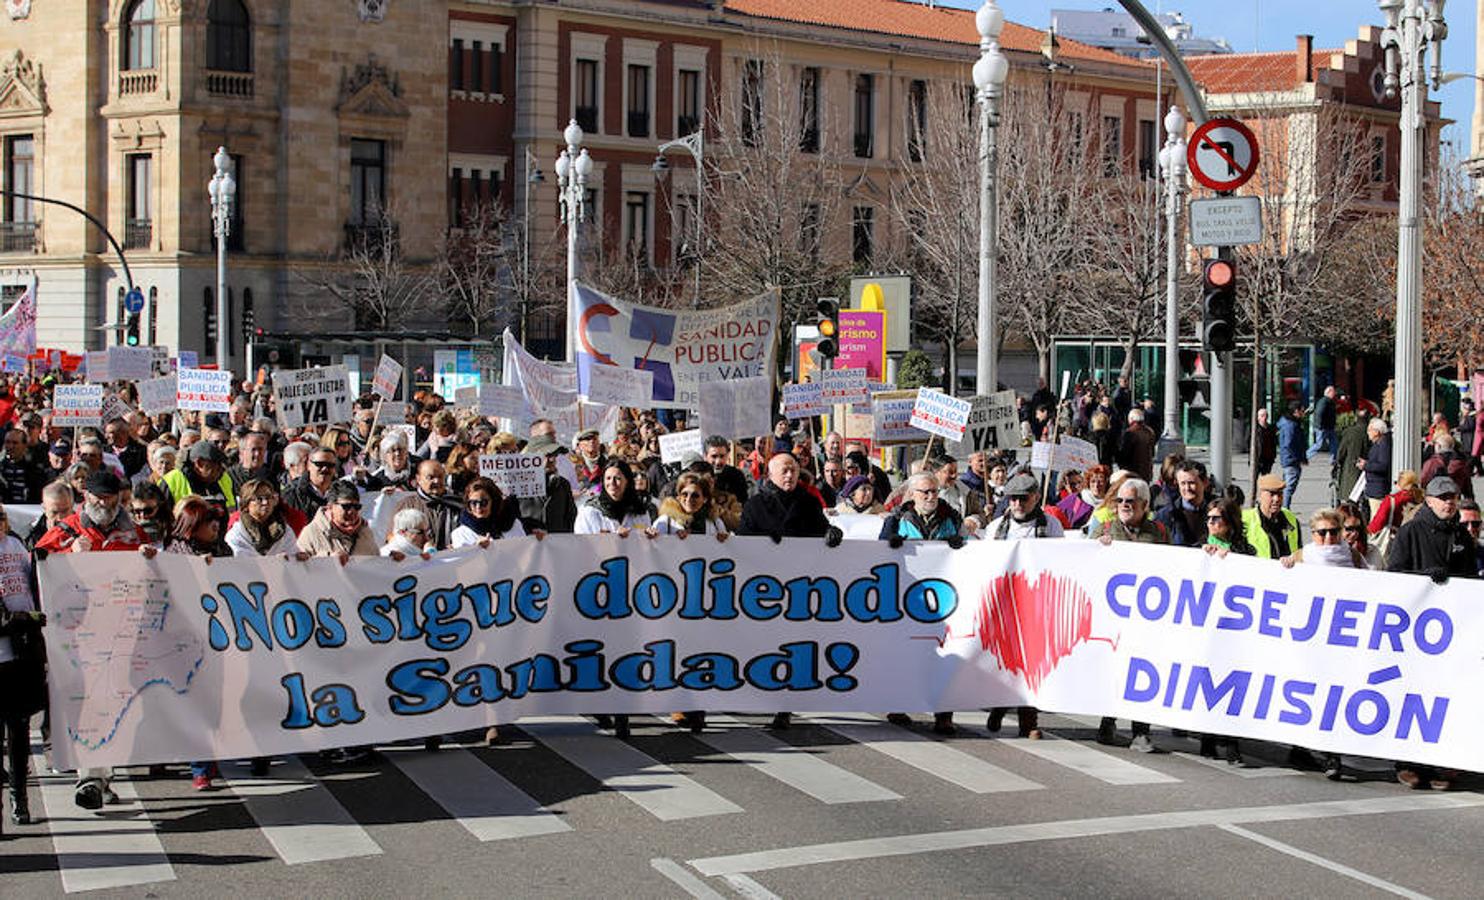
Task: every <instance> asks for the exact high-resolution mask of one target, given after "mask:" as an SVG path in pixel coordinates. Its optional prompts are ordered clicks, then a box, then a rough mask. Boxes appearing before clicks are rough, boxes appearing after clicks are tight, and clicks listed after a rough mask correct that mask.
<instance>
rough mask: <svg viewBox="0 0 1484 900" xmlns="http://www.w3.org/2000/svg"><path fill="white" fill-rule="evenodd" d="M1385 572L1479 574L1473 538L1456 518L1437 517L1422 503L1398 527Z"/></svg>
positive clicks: (1392, 541) (1472, 576) (1436, 576)
mask: <svg viewBox="0 0 1484 900" xmlns="http://www.w3.org/2000/svg"><path fill="white" fill-rule="evenodd" d="M1386 570H1387V571H1388V572H1411V573H1414V574H1417V575H1428V576H1430V577H1433V578H1438V577H1442V576H1451V575H1457V576H1462V577H1464V578H1477V577H1479V563H1478V558H1477V556H1476V554H1475V551H1474V539H1473V537H1472V536H1470V535H1469V533H1468V531H1467V529H1465V528H1464V527H1463V526H1462V525H1461V524H1459V521H1458V518H1457V517H1454V518H1452V519H1446V520H1445V519H1439V518H1438V517H1437V514H1436V513H1434V512H1433V511H1432V507H1430V506H1426V505H1424V506H1423V507H1422V508H1421V509H1419V510H1417V514H1416V515H1415V516H1413V517H1412V519H1411V521H1409V522H1407V523H1405V524H1403V525H1402V527H1401V528H1400V529H1398V530H1397V533H1396V537H1394V538H1392V540H1391V550H1390V551H1389V553H1388V554H1387V558H1386Z"/></svg>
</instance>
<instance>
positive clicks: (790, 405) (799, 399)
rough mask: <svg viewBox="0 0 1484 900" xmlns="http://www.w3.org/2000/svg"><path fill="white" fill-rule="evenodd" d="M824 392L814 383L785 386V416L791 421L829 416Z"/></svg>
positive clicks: (828, 406)
mask: <svg viewBox="0 0 1484 900" xmlns="http://www.w3.org/2000/svg"><path fill="white" fill-rule="evenodd" d="M823 390H824V388H823V386H822V385H820V384H819V383H817V382H813V381H806V382H804V383H803V384H785V385H784V386H783V415H784V416H785V417H787V418H790V419H802V418H804V417H806V416H822V415H826V414H828V413H829V411H830V405H829V404H828V403H825V402H824V400H823V399H821V395H822V392H823ZM755 436H756V435H754V437H755Z"/></svg>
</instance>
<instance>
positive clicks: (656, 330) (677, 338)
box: [572, 283, 779, 409]
mask: <svg viewBox="0 0 1484 900" xmlns="http://www.w3.org/2000/svg"><path fill="white" fill-rule="evenodd" d="M573 291H574V295H575V298H576V307H577V309H576V312H575V318H574V319H573V321H572V328H573V331H574V333H573V336H572V338H573V339H572V346H573V348H574V351H575V352H576V355H577V371H578V380H579V383H580V386H581V390H582V391H583V392H587V391H590V390H591V387H590V385H589V382H588V379H589V377H590V374H591V372H592V369H593V367H594V366H600V365H614V366H621V367H624V368H630V369H648V370H650V371H652V372H653V373H654V390H653V397H654V400H653V401H652V403H651V405H652V406H654V407H656V408H662V409H697V408H698V404H699V403H700V386H701V384H702V382H705V381H732V380H736V379H741V378H755V377H759V376H766V375H769V374H771V373H772V371H773V355H774V352H775V349H776V346H777V338H778V318H779V301H778V294H777V293H775V292H769V293H766V294H760V295H758V296H756V297H753V298H752V299H750V300H744V301H742V302H740V303H735V304H732V305H731V306H725V307H721V308H718V309H698V310H677V309H657V308H654V307H649V306H639V305H637V304H633V303H628V302H626V301H623V300H619V299H616V298H614V297H609V296H607V295H605V294H602V293H600V292H598V291H596V290H594V289H592V288H590V287H588V286H587V285H585V284H581V283H577V284H575V285H574V288H573Z"/></svg>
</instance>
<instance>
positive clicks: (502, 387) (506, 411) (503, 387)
mask: <svg viewBox="0 0 1484 900" xmlns="http://www.w3.org/2000/svg"><path fill="white" fill-rule="evenodd" d="M524 405H525V394H523V393H522V392H521V389H520V388H518V387H513V386H511V385H508V384H483V383H481V384H480V385H479V414H480V415H481V416H495V417H498V418H502V419H514V418H518V417H519V416H520V413H521V409H522V407H524Z"/></svg>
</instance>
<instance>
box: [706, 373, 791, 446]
mask: <svg viewBox="0 0 1484 900" xmlns="http://www.w3.org/2000/svg"><path fill="white" fill-rule="evenodd" d="M700 399H701V430H702V431H704V432H706V433H707V434H708V435H710V434H719V435H721V436H722V437H727V438H732V439H734V440H735V439H740V438H748V437H757V436H758V435H760V434H769V433H771V432H772V431H773V415H772V412H771V410H772V409H773V402H772V399H773V379H772V377H771V376H769V375H759V376H756V377H754V378H739V379H737V380H735V381H703V382H701V391H700Z"/></svg>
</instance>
